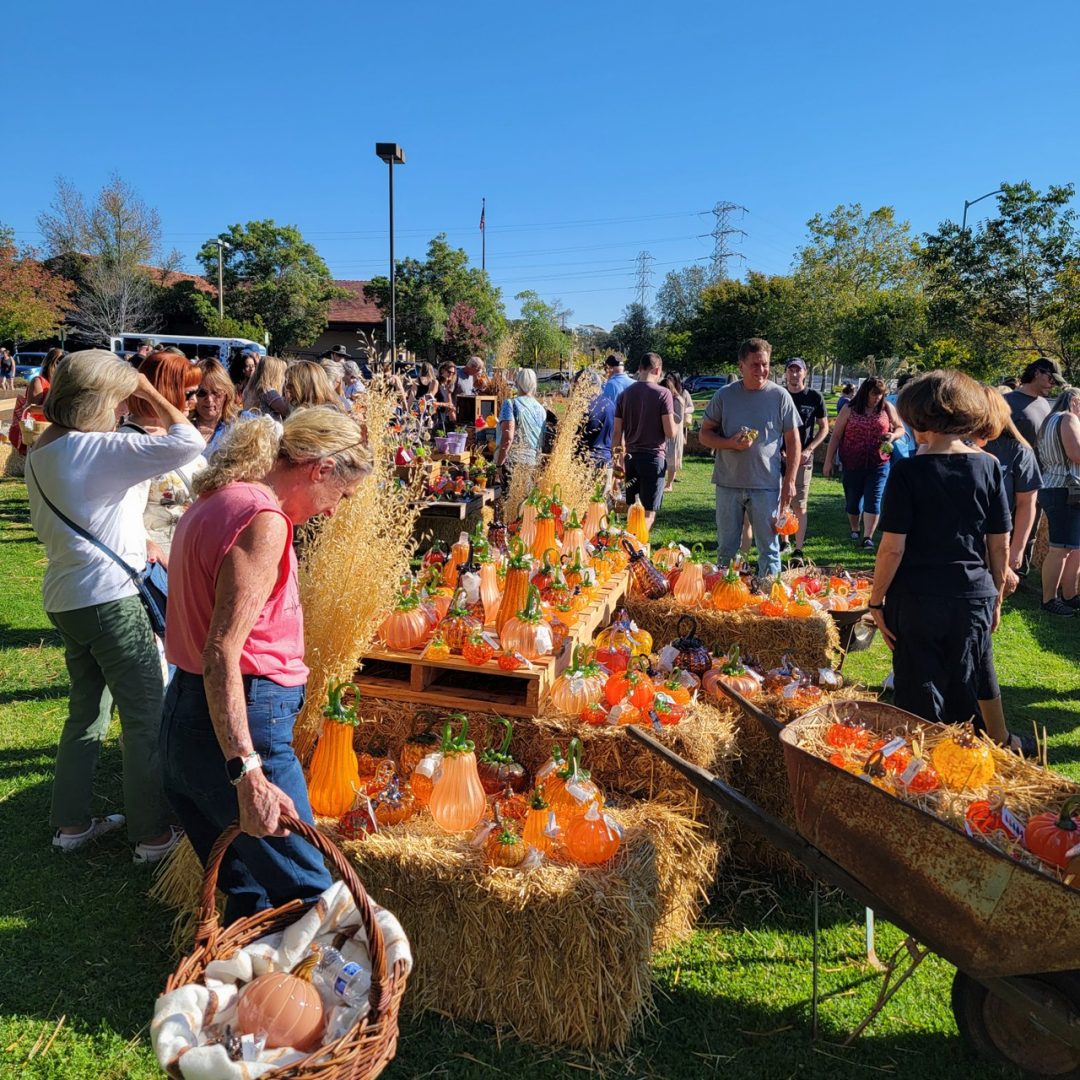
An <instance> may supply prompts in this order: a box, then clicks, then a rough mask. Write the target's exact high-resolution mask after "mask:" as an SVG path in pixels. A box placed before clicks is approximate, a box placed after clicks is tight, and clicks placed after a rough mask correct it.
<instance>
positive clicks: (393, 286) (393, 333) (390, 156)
mask: <svg viewBox="0 0 1080 1080" xmlns="http://www.w3.org/2000/svg"><path fill="white" fill-rule="evenodd" d="M375 156H376V157H377V158H379V160H380V161H385V162H386V164H387V166H388V167H389V171H390V334H389V338H390V363H391V364H392V365H396V364H397V267H396V266H395V265H394V166H395V165H404V164H405V151H404V150H402V149H401V147H400V146H398V144H397V143H391V142H379V143H376V144H375Z"/></svg>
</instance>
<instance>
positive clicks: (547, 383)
mask: <svg viewBox="0 0 1080 1080" xmlns="http://www.w3.org/2000/svg"><path fill="white" fill-rule="evenodd" d="M536 389H537V392H538V393H541V394H563V395H565V394H569V393H570V376H569V375H566V374H564V373H563V372H561V371H555V372H552V374H550V375H542V376H541V377H540V378H539V379H537V380H536Z"/></svg>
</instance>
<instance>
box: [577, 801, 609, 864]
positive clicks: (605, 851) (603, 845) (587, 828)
mask: <svg viewBox="0 0 1080 1080" xmlns="http://www.w3.org/2000/svg"><path fill="white" fill-rule="evenodd" d="M620 843H622V838H621V837H620V835H619V832H618V830H617V829H615V828H614V827H613V823H612V822H611V820H610V819H609V818H608V816H607V814H602V813H601V812H600V809H599V807H598V806H597V805H596V803H592V804H591V805H590V806H589V809H588V810H586V811H585V813H584V814H582V815H581V817H578V818H575V819H574V820H573V821H571V822H570V824H569V825H567V827H566V835H565V836H564V837H563V846H564V847H565V848H566V853H567V855H569V856H570V858H571V859H573V860H574V862H576V863H578V864H580V865H581V866H601V865H602V864H603V863H606V862H608V861H609V860H610V859H612V858H614V856H615V853H616V852H617V851H618V850H619V845H620Z"/></svg>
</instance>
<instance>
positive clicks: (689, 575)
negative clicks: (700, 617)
mask: <svg viewBox="0 0 1080 1080" xmlns="http://www.w3.org/2000/svg"><path fill="white" fill-rule="evenodd" d="M704 561H705V559H704V555H703V554H702V547H701V545H700V544H695V545H694V552H693V554H692V555H691V556H690V558H689V559H687V561H686V563H685V564H684V565H683V568H682V573H680V574H679V577H678V579H677V580H676V582H675V586H674V588H673V589H672V590H671V591H672V595H673V596H674V597H675V599H676V600H678V601H679V603H680V604H685V605H686V606H687V607H697V606H698V605H699V604H700V603H701V602H702V601H703V600H704V599H705V571H704V568H703V567H702V563H703V562H704Z"/></svg>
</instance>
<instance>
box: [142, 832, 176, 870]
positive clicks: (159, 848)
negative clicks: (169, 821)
mask: <svg viewBox="0 0 1080 1080" xmlns="http://www.w3.org/2000/svg"><path fill="white" fill-rule="evenodd" d="M169 830H170V832H171V833H172V835H171V836H170V837H169V839H168V840H166V841H165V842H164V843H162V844H146V843H139V844H136V845H135V854H134V855H133V856H132V858H131V861H132V862H133V863H137V864H141V865H143V866H152V865H153V864H154V863H159V862H161V860H162V859H164V858H165V856H166V855H168V854H169V852H170V851H172V849H173V848H174V847H176V845H177V844H179V843H180V841H181V840H182V839H183V838H184V830H183V829H178V828H177V827H176V826H175V825H170V826H169Z"/></svg>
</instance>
